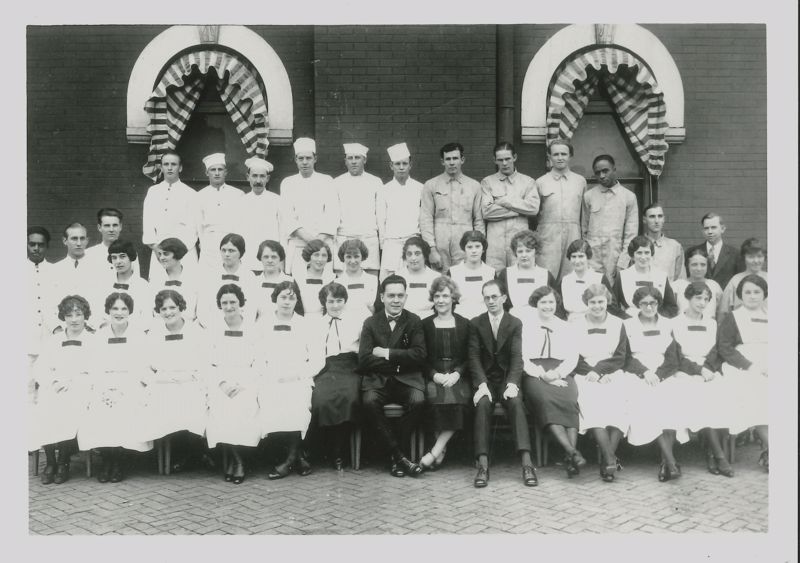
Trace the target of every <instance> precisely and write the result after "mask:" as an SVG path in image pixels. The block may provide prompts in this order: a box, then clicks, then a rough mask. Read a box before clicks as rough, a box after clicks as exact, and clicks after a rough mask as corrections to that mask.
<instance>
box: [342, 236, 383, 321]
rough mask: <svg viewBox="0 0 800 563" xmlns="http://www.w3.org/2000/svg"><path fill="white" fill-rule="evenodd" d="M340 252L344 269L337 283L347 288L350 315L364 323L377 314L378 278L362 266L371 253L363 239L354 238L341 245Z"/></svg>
mask: <svg viewBox="0 0 800 563" xmlns="http://www.w3.org/2000/svg"><path fill="white" fill-rule="evenodd" d="M338 252H339V261H340V262H341V263H342V264H343V265H344V268H343V270H342V271H341V272H340V273H339V275H337V276H336V281H337V282H339V283H340V284H342V285H343V286H345V287H346V288H347V296H348V299H347V303H348V304H347V310H348V312H349V314H350V315H351V316H354V317H358V318H359V319H360V320H361V321H364V319H366V318H367V317H369V316H370V315H372V313H374V312H375V300H376V299H377V298H378V276H375V275H372V274H368V273H366V272H365V271H364V269H363V268H362V266H361V264H362V262H363V261H364V260H366V258H367V256H369V251H368V250H367V246H366V245H365V244H364V243H363V242H361V239H357V238H354V239H348V240H346V241H344V242H343V243H342V244H341V245H339V251H338Z"/></svg>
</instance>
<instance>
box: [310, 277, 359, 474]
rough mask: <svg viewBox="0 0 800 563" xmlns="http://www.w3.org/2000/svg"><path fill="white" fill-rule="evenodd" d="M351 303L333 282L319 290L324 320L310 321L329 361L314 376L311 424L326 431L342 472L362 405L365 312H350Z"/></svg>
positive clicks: (332, 453) (324, 435)
mask: <svg viewBox="0 0 800 563" xmlns="http://www.w3.org/2000/svg"><path fill="white" fill-rule="evenodd" d="M347 301H348V294H347V288H345V287H344V286H343V285H342V284H340V283H338V282H331V283H329V284H328V285H325V286H323V287H322V289H321V290H320V291H319V302H320V303H321V305H322V311H323V317H322V318H321V319H309V321H310V322H313V323H316V324H317V327H318V330H319V332H318V334H317V335H316V337H315V342H314V345H315V346H320V347H321V351H320V352H321V354H322V356H323V357H324V358H325V367H323V368H322V370H321V371H320V372H319V373H318V374H317V375H316V376H315V377H314V391H313V392H312V394H311V416H312V421H313V422H312V423H311V425H312V427H316V428H320V429H323V430H322V432H323V438H324V441H325V442H326V443H327V444H328V445H329V447H330V453H331V455H332V459H333V466H334V468H336V469H337V470H339V471H341V470H342V469H343V467H344V458H343V451H344V443H345V440H346V439H347V437H348V436H349V434H350V427H351V425H353V424H356V423H357V422H358V408H359V405H360V403H361V376H360V375H359V374H357V373H356V368H357V367H358V343H359V338H360V337H361V324H362V312H361V311H360V310H359V311H355V312H354V311H351V310H349V309H348V307H347ZM357 305H359V307H360V304H357Z"/></svg>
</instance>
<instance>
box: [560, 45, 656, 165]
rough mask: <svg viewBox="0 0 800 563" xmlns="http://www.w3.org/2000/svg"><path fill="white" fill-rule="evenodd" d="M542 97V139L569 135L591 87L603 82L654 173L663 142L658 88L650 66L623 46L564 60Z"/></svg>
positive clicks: (636, 148) (602, 49)
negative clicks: (544, 98)
mask: <svg viewBox="0 0 800 563" xmlns="http://www.w3.org/2000/svg"><path fill="white" fill-rule="evenodd" d="M557 72H558V76H557V78H556V81H555V84H554V85H553V88H552V90H551V92H550V96H549V98H548V103H547V142H548V144H549V143H550V141H553V140H555V139H558V138H562V139H570V138H572V134H573V133H574V132H575V129H576V128H577V127H578V122H579V121H580V119H581V117H582V116H583V112H584V110H585V109H586V106H587V105H588V104H589V98H591V96H592V94H593V93H594V91H595V89H596V88H597V87H598V85H599V84H601V83H602V84H603V85H604V86H605V88H606V89H607V90H608V93H609V95H610V96H611V100H612V103H613V104H614V108H615V109H616V111H617V114H618V115H619V118H620V121H621V122H622V125H623V127H624V129H625V132H626V133H627V135H628V138H629V139H630V141H631V143H632V144H633V147H634V149H635V150H636V153H637V154H638V155H639V158H640V159H641V160H642V162H643V163H644V164H645V166H646V167H647V170H648V171H649V172H650V174H652V175H654V176H660V175H661V172H662V170H663V169H664V154H665V153H666V152H667V149H668V148H669V145H668V144H667V142H666V139H665V134H666V131H667V122H666V119H665V116H666V106H665V104H664V94H663V93H662V91H661V88H660V87H659V85H658V82H656V79H655V77H654V76H653V74H652V73H651V72H650V69H648V68H647V66H646V65H645V64H644V63H642V61H640V60H639V59H637V58H636V57H635V56H633V55H631V54H630V53H628V52H627V51H623V50H621V49H616V48H613V47H603V48H598V49H594V50H592V51H587V52H585V53H582V54H580V55H577V56H576V57H574V58H573V59H570V60H569V61H567V62H566V63H565V64H564V65H562V67H561V68H560V70H559V71H557Z"/></svg>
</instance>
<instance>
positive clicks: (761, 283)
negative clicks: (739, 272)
mask: <svg viewBox="0 0 800 563" xmlns="http://www.w3.org/2000/svg"><path fill="white" fill-rule="evenodd" d="M746 283H752V284H755V285H757V286H758V287H760V288H761V291H763V292H764V299H766V298H767V297H768V293H769V292H768V291H767V287H768V286H769V284H768V283H767V280H765V279H764V278H762V277H761V276H759V275H757V274H747V275H746V276H745V277H743V278H742V280H741V281H740V282H739V285H737V286H736V297H738V298H739V299H741V298H742V288H744V284H746Z"/></svg>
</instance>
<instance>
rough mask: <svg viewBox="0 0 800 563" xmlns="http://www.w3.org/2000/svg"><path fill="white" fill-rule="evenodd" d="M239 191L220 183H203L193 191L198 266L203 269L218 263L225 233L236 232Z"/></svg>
mask: <svg viewBox="0 0 800 563" xmlns="http://www.w3.org/2000/svg"><path fill="white" fill-rule="evenodd" d="M243 195H244V193H243V192H242V190H240V189H238V188H234V187H233V186H229V185H228V184H222V186H220V187H219V189H217V188H214V187H212V186H211V185H208V186H206V187H205V188H203V189H202V190H200V191H199V192H197V198H198V200H199V206H200V223H199V228H198V238H199V239H200V265H201V267H203V268H205V269H206V270H214V269H216V268H217V267H218V265H219V243H220V240H221V239H222V237H224V236H225V235H227V234H228V233H236V234H240V235H242V234H243V233H240V232H239V230H238V229H239V225H241V222H240V221H239V217H238V214H237V212H238V210H239V201H240V199H241V197H242V196H243Z"/></svg>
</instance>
